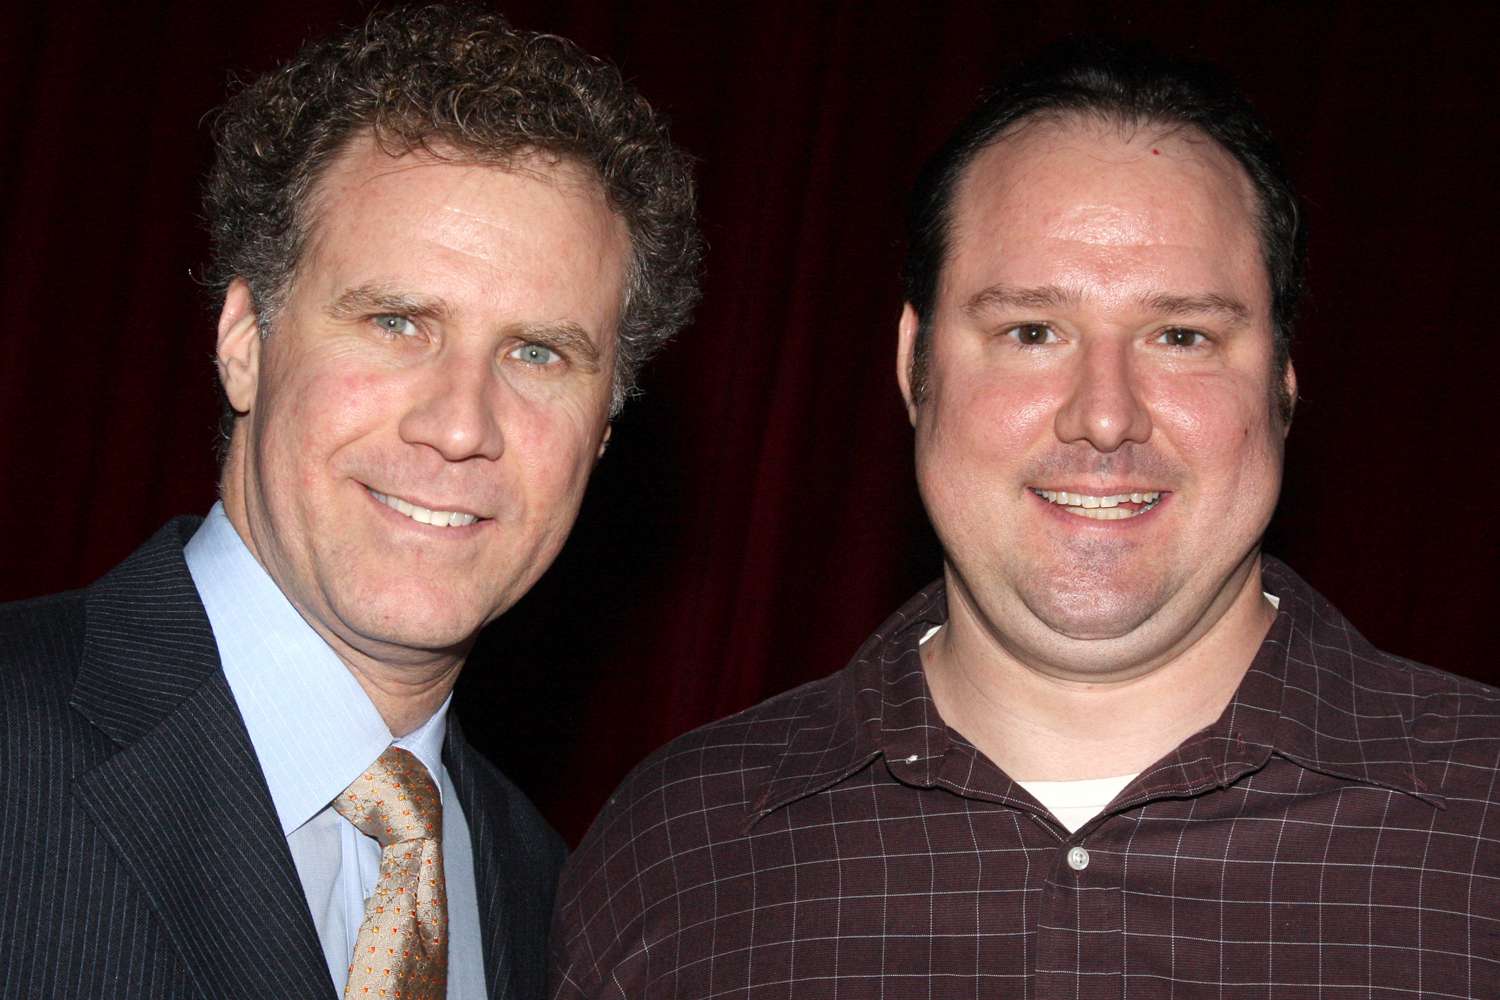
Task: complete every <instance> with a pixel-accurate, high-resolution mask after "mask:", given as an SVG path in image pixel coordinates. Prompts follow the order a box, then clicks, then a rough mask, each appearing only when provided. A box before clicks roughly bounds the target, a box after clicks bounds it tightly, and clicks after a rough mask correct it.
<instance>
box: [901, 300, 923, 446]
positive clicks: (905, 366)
mask: <svg viewBox="0 0 1500 1000" xmlns="http://www.w3.org/2000/svg"><path fill="white" fill-rule="evenodd" d="M920 326H921V321H920V320H919V319H917V311H916V310H915V309H913V308H912V307H911V303H910V302H908V303H906V304H905V305H903V306H902V307H901V322H900V323H899V324H898V325H897V328H896V334H897V335H896V384H897V385H899V386H900V387H901V398H902V399H903V400H904V401H905V402H906V419H908V420H910V421H911V425H912V426H913V427H915V426H916V425H917V400H916V397H915V395H914V394H913V386H912V361H913V359H914V358H915V357H916V346H917V330H918V328H919V327H920Z"/></svg>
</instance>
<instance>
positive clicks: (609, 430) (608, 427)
mask: <svg viewBox="0 0 1500 1000" xmlns="http://www.w3.org/2000/svg"><path fill="white" fill-rule="evenodd" d="M614 432H615V425H614V424H605V425H604V437H602V438H600V440H599V454H597V455H595V456H594V460H595V461H598V460H599V459H601V458H603V457H604V449H605V448H608V447H609V436H610V435H611V434H613V433H614Z"/></svg>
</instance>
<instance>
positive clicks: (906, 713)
mask: <svg viewBox="0 0 1500 1000" xmlns="http://www.w3.org/2000/svg"><path fill="white" fill-rule="evenodd" d="M1261 572H1262V584H1263V586H1264V588H1265V590H1266V591H1267V592H1268V593H1270V594H1272V595H1274V596H1276V597H1277V598H1279V599H1280V607H1279V608H1278V610H1277V614H1276V619H1275V621H1274V622H1273V624H1272V626H1271V629H1270V631H1269V632H1268V633H1267V634H1266V638H1265V640H1264V641H1263V642H1262V643H1261V647H1260V650H1259V652H1258V653H1257V654H1256V657H1255V659H1254V661H1253V662H1252V663H1251V665H1250V668H1249V670H1248V671H1247V672H1246V675H1245V678H1244V680H1243V681H1241V683H1240V685H1239V688H1238V689H1237V690H1236V691H1235V694H1234V697H1233V699H1231V701H1230V704H1229V706H1228V707H1227V708H1226V709H1225V710H1224V713H1223V714H1222V715H1221V716H1220V718H1219V720H1218V721H1217V722H1216V723H1214V724H1213V725H1212V726H1209V727H1208V728H1207V729H1204V730H1203V731H1202V732H1200V733H1197V734H1195V735H1194V736H1192V737H1190V738H1189V739H1187V740H1186V741H1184V742H1183V744H1182V745H1181V746H1179V747H1178V748H1177V749H1176V750H1175V751H1173V752H1172V753H1170V754H1168V755H1167V756H1166V757H1164V758H1163V759H1162V760H1161V761H1158V762H1157V763H1156V764H1154V765H1152V766H1151V767H1149V768H1147V769H1146V770H1145V771H1143V772H1142V773H1141V775H1140V776H1139V777H1138V778H1137V780H1136V781H1135V782H1134V783H1133V784H1132V785H1131V786H1130V788H1128V789H1127V790H1126V793H1125V794H1126V796H1127V797H1128V799H1129V800H1130V801H1132V802H1138V801H1145V800H1146V799H1148V798H1153V797H1157V796H1160V795H1167V794H1170V795H1192V794H1197V793H1199V792H1202V791H1206V790H1207V789H1209V788H1212V787H1223V786H1225V785H1228V784H1229V783H1230V782H1233V781H1235V780H1237V779H1238V778H1240V777H1242V776H1243V775H1245V774H1247V773H1249V772H1250V771H1253V770H1256V769H1258V768H1259V767H1261V766H1262V765H1264V763H1265V761H1266V759H1267V758H1268V756H1269V755H1270V754H1272V753H1278V754H1281V755H1282V756H1284V757H1286V758H1288V759H1290V760H1293V761H1296V762H1297V763H1299V764H1301V765H1302V766H1304V767H1307V768H1309V769H1311V770H1315V771H1319V772H1323V773H1326V774H1331V775H1335V776H1338V777H1344V778H1348V779H1350V780H1353V781H1359V782H1364V783H1367V784H1372V785H1378V786H1380V787H1383V788H1390V789H1393V790H1396V791H1400V792H1404V793H1406V794H1409V795H1414V796H1417V797H1418V798H1421V799H1424V800H1426V801H1427V802H1429V803H1432V804H1434V805H1441V803H1442V799H1441V797H1440V796H1438V795H1437V794H1436V793H1435V792H1433V791H1432V790H1430V789H1429V788H1428V787H1427V786H1426V785H1425V784H1424V783H1423V782H1422V780H1421V779H1420V778H1419V777H1418V775H1417V773H1416V768H1415V766H1414V765H1413V753H1412V749H1413V748H1412V746H1411V736H1410V732H1409V725H1410V720H1407V719H1404V718H1403V717H1402V714H1401V711H1400V707H1399V704H1398V702H1397V701H1396V699H1395V698H1394V697H1392V695H1391V694H1390V693H1387V692H1384V691H1381V690H1379V689H1378V688H1372V687H1369V686H1366V685H1362V684H1361V683H1360V678H1359V676H1358V675H1357V673H1356V664H1357V662H1358V661H1359V660H1360V659H1376V660H1378V659H1383V658H1385V654H1382V653H1380V652H1379V651H1378V650H1376V649H1375V648H1374V647H1373V646H1371V645H1370V644H1369V642H1368V641H1367V640H1365V638H1364V637H1363V636H1361V635H1360V634H1359V633H1358V632H1357V631H1356V630H1355V629H1354V627H1353V626H1352V625H1350V624H1349V622H1348V621H1347V620H1346V619H1345V618H1344V617H1343V616H1342V615H1340V614H1339V612H1338V611H1337V610H1336V609H1334V607H1333V606H1332V605H1331V604H1329V603H1328V601H1327V600H1325V599H1324V598H1323V597H1322V596H1321V595H1319V594H1318V593H1317V592H1316V591H1314V590H1313V589H1312V588H1311V587H1310V586H1308V585H1307V584H1306V583H1305V582H1303V580H1302V579H1301V578H1300V577H1298V576H1297V575H1296V574H1295V573H1293V572H1292V571H1291V570H1290V569H1289V568H1287V566H1286V565H1285V564H1283V563H1281V562H1280V561H1278V560H1276V559H1273V558H1271V557H1269V556H1264V555H1263V556H1262V557H1261ZM947 620H948V602H947V595H946V593H945V592H944V588H943V583H942V581H937V582H935V583H933V584H930V585H929V586H927V587H926V588H925V589H923V590H922V591H921V592H920V593H918V594H917V595H916V596H915V597H913V598H912V599H911V600H910V601H908V602H907V603H906V604H905V605H903V606H902V607H901V609H900V610H898V611H897V612H896V613H895V614H894V615H892V616H891V617H890V618H889V619H888V620H887V621H886V622H885V624H883V625H882V626H881V627H880V628H879V629H878V630H876V632H875V634H874V635H873V636H871V638H870V639H869V640H868V641H867V642H866V643H865V644H864V645H863V646H862V647H860V649H859V651H858V652H857V653H856V654H855V656H854V659H853V661H852V662H851V663H850V665H849V667H848V668H847V669H846V670H844V671H843V672H842V673H841V674H839V675H837V676H836V677H835V678H834V679H833V681H834V682H833V683H832V684H823V685H814V686H811V687H810V688H809V692H810V693H809V697H808V703H807V704H805V705H802V706H800V707H801V709H802V710H803V713H805V714H804V717H803V718H802V719H801V720H800V721H799V723H798V724H797V725H796V726H795V727H794V728H793V730H792V731H791V733H790V734H789V737H788V741H787V747H786V750H785V751H783V753H782V755H781V757H780V759H779V761H778V763H777V766H776V767H775V768H774V770H773V772H772V774H771V776H770V778H769V779H768V780H767V782H766V783H765V784H764V785H763V786H762V787H761V788H760V789H759V790H758V794H756V795H754V796H752V799H751V801H752V802H753V803H754V807H753V815H752V817H751V823H752V824H753V823H754V822H755V821H756V820H758V819H759V818H761V817H763V816H765V815H767V814H768V813H771V812H773V811H775V810H776V809H778V808H780V807H781V806H783V805H786V804H787V803H789V802H792V801H795V800H796V799H799V798H803V797H805V796H807V795H811V794H814V793H816V792H819V791H822V790H823V789H825V788H828V787H830V786H832V785H833V784H835V783H836V782H838V781H840V780H841V779H843V778H845V777H847V776H848V775H849V774H852V773H853V772H854V771H856V770H859V769H860V768H861V767H863V766H865V765H867V764H869V763H870V762H872V761H874V760H875V759H876V758H878V757H879V758H884V763H885V766H886V767H887V768H889V770H890V772H891V774H892V776H893V777H894V778H895V779H896V780H898V781H901V782H903V783H905V784H910V785H914V786H918V787H926V788H930V787H936V786H941V787H947V788H950V789H951V790H953V791H955V792H957V793H959V794H961V795H965V796H967V797H972V798H984V799H992V800H994V801H999V802H1006V803H1009V804H1011V805H1016V806H1022V807H1025V808H1034V807H1033V806H1032V805H1031V801H1032V800H1031V798H1030V796H1028V795H1026V793H1025V792H1024V791H1023V790H1022V789H1021V787H1020V785H1019V784H1017V783H1016V782H1015V781H1013V780H1011V778H1010V777H1009V776H1008V775H1006V774H1005V773H1004V772H1002V771H1001V770H1000V769H999V768H997V767H995V766H994V765H993V764H990V763H989V762H988V761H987V760H985V759H984V758H983V757H982V755H980V754H979V752H978V751H977V750H976V749H975V748H974V747H973V746H972V744H970V743H969V742H968V741H967V740H966V739H964V737H963V736H962V735H961V734H959V733H957V732H955V731H954V730H952V729H950V728H948V726H947V725H946V724H945V723H944V722H943V720H942V718H941V717H940V716H939V715H938V712H937V706H936V704H935V703H934V702H933V700H932V694H931V692H930V691H929V690H928V688H927V681H926V678H925V676H924V675H923V673H922V660H921V654H920V653H919V651H918V647H919V644H920V641H921V639H922V636H923V635H924V634H925V633H926V632H927V631H928V630H929V629H931V628H932V627H933V626H937V625H942V624H943V623H944V622H946V621H947ZM1122 804H1124V803H1123V802H1122Z"/></svg>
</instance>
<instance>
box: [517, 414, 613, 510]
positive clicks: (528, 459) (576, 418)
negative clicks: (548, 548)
mask: <svg viewBox="0 0 1500 1000" xmlns="http://www.w3.org/2000/svg"><path fill="white" fill-rule="evenodd" d="M502 422H503V429H504V434H505V448H506V451H507V453H509V454H510V455H511V456H513V457H514V458H515V459H516V460H517V464H518V465H519V466H520V468H522V469H523V470H524V475H525V478H526V481H527V482H528V483H529V484H530V487H531V492H532V493H533V496H534V498H535V499H537V500H542V501H548V502H545V503H544V505H543V506H542V508H541V509H539V510H537V511H536V513H537V514H538V515H539V516H542V517H549V516H552V515H553V514H555V513H558V512H559V510H558V507H559V506H566V505H568V504H570V503H571V505H572V506H574V507H576V505H577V502H578V500H579V498H581V497H582V495H583V490H584V487H585V486H586V485H587V483H588V478H589V473H590V472H591V471H592V470H593V467H594V456H595V453H596V451H597V450H598V441H599V437H600V436H601V435H602V434H603V428H604V407H603V406H602V405H585V404H583V403H564V402H562V401H559V400H552V401H549V402H548V403H546V404H545V405H537V404H530V405H522V406H517V407H515V408H514V409H513V410H512V412H510V413H509V414H507V415H506V417H505V418H504V419H503V421H502Z"/></svg>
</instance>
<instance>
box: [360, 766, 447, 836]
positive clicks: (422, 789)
mask: <svg viewBox="0 0 1500 1000" xmlns="http://www.w3.org/2000/svg"><path fill="white" fill-rule="evenodd" d="M333 808H334V809H335V810H336V811H337V812H338V814H339V815H340V816H342V817H344V818H345V819H347V820H348V821H349V822H351V823H353V824H354V826H355V828H356V829H358V830H359V831H360V832H361V833H363V834H365V835H366V836H369V837H374V838H375V839H376V840H378V841H379V842H380V846H381V847H387V846H389V845H390V844H396V843H400V842H402V841H406V840H421V839H423V838H432V839H433V840H440V839H441V838H442V832H443V805H442V801H441V800H440V799H439V798H438V790H437V785H436V784H434V783H433V780H432V776H431V775H430V774H428V773H427V768H426V766H424V765H423V764H422V762H421V761H420V760H417V758H416V756H415V755H414V754H412V753H411V751H409V750H403V749H401V748H400V747H386V750H385V753H383V754H381V755H380V757H379V758H377V759H376V761H375V763H373V764H371V765H370V766H369V768H367V769H366V770H365V772H364V773H363V774H361V775H360V776H359V777H358V778H355V779H354V781H353V783H352V784H350V785H349V787H348V788H346V789H344V791H343V792H342V793H341V794H340V795H339V797H338V798H336V799H334V800H333Z"/></svg>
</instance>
